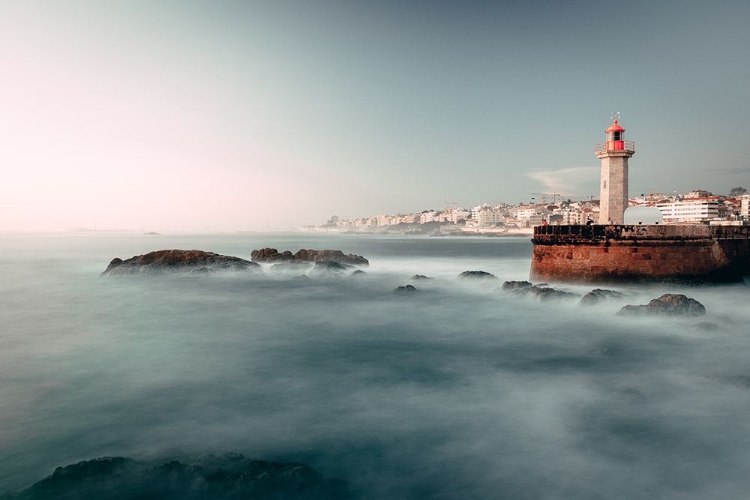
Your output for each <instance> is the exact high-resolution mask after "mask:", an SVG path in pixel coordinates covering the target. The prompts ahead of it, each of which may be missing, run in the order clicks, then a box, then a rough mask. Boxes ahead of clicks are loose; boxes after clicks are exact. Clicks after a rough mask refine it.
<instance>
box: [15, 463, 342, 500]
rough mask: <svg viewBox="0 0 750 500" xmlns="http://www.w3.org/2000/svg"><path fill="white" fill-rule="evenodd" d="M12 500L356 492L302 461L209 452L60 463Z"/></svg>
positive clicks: (166, 499)
mask: <svg viewBox="0 0 750 500" xmlns="http://www.w3.org/2000/svg"><path fill="white" fill-rule="evenodd" d="M3 498H7V499H8V500H11V499H12V500H42V499H44V500H52V499H59V500H62V499H66V500H67V499H97V500H114V499H117V500H136V499H146V498H154V499H156V498H158V499H162V500H177V499H192V498H194V499H197V498H200V499H204V500H220V499H221V500H224V499H230V498H232V499H236V498H254V499H263V500H270V499H279V498H284V499H303V498H304V499H316V500H323V499H333V500H337V499H338V500H343V499H349V498H352V495H351V493H350V492H349V491H348V488H347V487H346V484H345V483H344V482H343V481H340V480H337V479H326V478H324V477H323V476H321V475H320V473H318V472H317V471H315V470H314V469H312V468H310V467H308V466H307V465H305V464H301V463H279V462H265V461H262V460H250V459H247V458H245V457H243V456H242V455H238V454H227V455H224V456H222V457H213V456H208V457H204V458H203V459H200V460H197V461H195V462H194V463H183V462H179V461H177V460H172V461H169V462H165V463H155V464H154V463H146V462H139V461H135V460H131V459H128V458H122V457H105V458H99V459H96V460H89V461H85V462H79V463H77V464H73V465H68V466H66V467H58V468H57V469H55V472H54V473H53V474H52V475H50V476H48V477H47V478H45V479H43V480H41V481H39V482H38V483H36V484H34V485H33V486H31V487H30V488H27V489H26V490H24V491H22V492H20V493H18V494H15V495H8V496H3Z"/></svg>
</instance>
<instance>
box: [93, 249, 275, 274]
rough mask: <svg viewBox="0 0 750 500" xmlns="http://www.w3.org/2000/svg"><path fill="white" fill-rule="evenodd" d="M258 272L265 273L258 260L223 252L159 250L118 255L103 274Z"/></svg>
mask: <svg viewBox="0 0 750 500" xmlns="http://www.w3.org/2000/svg"><path fill="white" fill-rule="evenodd" d="M217 270H222V271H255V272H261V269H260V266H259V265H258V264H256V263H255V262H250V261H249V260H245V259H240V258H239V257H232V256H228V255H219V254H217V253H213V252H204V251H201V250H158V251H156V252H150V253H147V254H144V255H137V256H135V257H131V258H130V259H127V260H122V259H118V258H115V259H113V260H112V262H110V263H109V266H107V269H105V270H104V272H103V273H102V275H103V276H112V275H122V274H158V273H167V272H170V273H173V272H178V273H184V274H192V273H205V272H212V271H217Z"/></svg>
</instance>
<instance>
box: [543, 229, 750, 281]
mask: <svg viewBox="0 0 750 500" xmlns="http://www.w3.org/2000/svg"><path fill="white" fill-rule="evenodd" d="M532 242H533V244H534V250H533V256H532V261H531V276H530V278H531V279H532V280H535V281H540V280H541V281H565V282H580V283H606V282H659V281H675V282H695V283H706V282H734V281H741V280H742V277H743V276H748V275H750V227H748V226H703V225H696V226H687V225H683V226H680V225H647V226H644V225H591V226H583V225H569V226H537V227H535V228H534V238H533V239H532Z"/></svg>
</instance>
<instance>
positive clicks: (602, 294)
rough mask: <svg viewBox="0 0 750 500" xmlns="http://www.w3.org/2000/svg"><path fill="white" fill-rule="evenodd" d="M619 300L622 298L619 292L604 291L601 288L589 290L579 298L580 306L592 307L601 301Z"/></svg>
mask: <svg viewBox="0 0 750 500" xmlns="http://www.w3.org/2000/svg"><path fill="white" fill-rule="evenodd" d="M620 298H622V294H621V293H620V292H616V291H614V290H604V289H603V288H596V289H594V290H591V291H590V292H589V293H587V294H586V295H584V296H583V297H582V298H581V304H585V305H587V306H592V305H594V304H598V303H599V302H601V301H603V300H609V299H620Z"/></svg>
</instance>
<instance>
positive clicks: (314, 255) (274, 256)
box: [250, 248, 370, 266]
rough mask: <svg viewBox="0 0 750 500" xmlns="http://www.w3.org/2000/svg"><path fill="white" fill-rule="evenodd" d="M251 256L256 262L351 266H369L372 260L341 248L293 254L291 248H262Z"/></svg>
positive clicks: (305, 250)
mask: <svg viewBox="0 0 750 500" xmlns="http://www.w3.org/2000/svg"><path fill="white" fill-rule="evenodd" d="M250 258H251V259H253V261H254V262H278V261H295V262H297V261H300V262H336V263H339V264H344V265H349V266H368V265H370V262H369V261H368V260H367V259H365V258H364V257H362V256H361V255H354V254H351V253H350V254H348V255H347V254H344V252H342V251H341V250H312V249H305V248H303V249H300V250H298V251H297V253H295V254H292V252H290V251H289V250H285V251H283V252H281V253H279V251H278V250H276V249H275V248H261V249H260V250H253V251H252V253H251V254H250Z"/></svg>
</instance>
